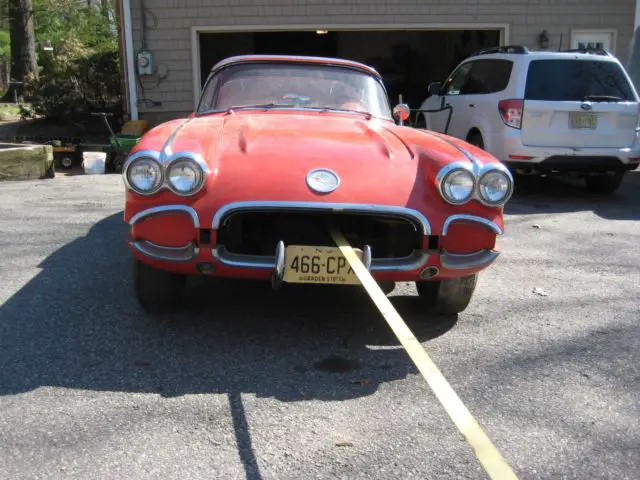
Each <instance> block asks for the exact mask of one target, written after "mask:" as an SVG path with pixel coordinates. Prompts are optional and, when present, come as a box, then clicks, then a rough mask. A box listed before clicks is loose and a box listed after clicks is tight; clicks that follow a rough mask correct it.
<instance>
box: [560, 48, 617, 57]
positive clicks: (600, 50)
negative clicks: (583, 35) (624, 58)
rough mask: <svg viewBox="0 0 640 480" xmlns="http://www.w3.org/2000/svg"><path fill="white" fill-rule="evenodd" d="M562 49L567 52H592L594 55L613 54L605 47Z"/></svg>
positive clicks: (609, 55) (608, 55) (607, 55)
mask: <svg viewBox="0 0 640 480" xmlns="http://www.w3.org/2000/svg"><path fill="white" fill-rule="evenodd" d="M560 51H561V52H565V53H590V54H592V55H604V56H606V57H612V56H613V55H612V54H611V53H609V52H608V51H607V50H605V49H604V48H571V49H569V50H560Z"/></svg>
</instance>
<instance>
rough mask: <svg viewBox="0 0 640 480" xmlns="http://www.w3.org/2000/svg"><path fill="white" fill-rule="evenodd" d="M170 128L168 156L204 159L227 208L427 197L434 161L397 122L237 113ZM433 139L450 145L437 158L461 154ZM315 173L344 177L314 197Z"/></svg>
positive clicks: (387, 201)
mask: <svg viewBox="0 0 640 480" xmlns="http://www.w3.org/2000/svg"><path fill="white" fill-rule="evenodd" d="M167 128H171V127H167ZM172 128H173V129H174V131H173V133H172V135H171V136H170V141H169V146H170V150H171V151H172V152H173V153H176V152H186V151H188V152H194V153H198V154H200V155H201V156H202V158H203V159H204V160H205V161H206V163H207V165H208V166H209V168H210V170H211V175H210V179H209V181H210V184H209V188H208V189H207V190H208V191H211V192H212V195H214V196H215V197H219V198H224V200H225V202H230V201H240V200H245V201H246V200H297V201H314V200H322V201H331V202H354V203H383V204H395V205H406V204H408V203H409V201H410V199H411V197H412V196H415V195H423V194H424V193H425V192H424V190H423V184H424V181H423V180H424V178H425V177H424V174H425V172H424V162H421V159H420V157H422V156H425V154H426V157H427V158H429V159H432V161H433V158H432V157H434V155H429V152H425V151H424V148H423V147H422V146H417V145H412V144H411V139H410V138H408V139H407V138H403V136H407V135H408V133H405V134H404V135H403V134H402V132H401V130H398V127H396V126H395V125H394V124H393V123H392V122H388V121H382V120H376V119H367V118H366V117H365V116H362V115H358V114H335V113H323V112H311V113H310V112H299V113H298V112H294V113H292V112H290V111H288V112H287V111H268V112H259V113H256V112H236V113H229V114H221V115H211V116H205V117H196V118H191V119H189V120H187V121H184V122H183V123H179V124H177V126H176V124H174V125H173V127H172ZM405 130H409V129H406V128H405ZM409 136H410V135H409ZM434 138H436V137H434ZM435 141H436V143H443V145H444V147H442V148H440V149H438V148H436V149H434V152H436V153H437V155H435V157H438V158H439V157H441V156H442V151H443V149H444V150H445V151H446V150H447V148H449V149H450V150H451V151H450V152H449V154H450V155H460V152H459V151H457V150H455V149H453V147H451V146H450V145H448V144H446V143H444V142H440V141H439V140H435ZM441 161H443V160H442V159H440V161H436V163H441ZM315 168H327V169H330V170H332V171H334V172H335V173H336V174H337V175H338V176H339V177H340V186H339V188H338V189H337V190H335V191H334V192H331V193H329V194H324V195H320V194H318V193H315V192H313V191H311V190H310V189H309V187H308V186H307V184H306V177H307V175H308V173H309V172H310V171H311V170H313V169H315Z"/></svg>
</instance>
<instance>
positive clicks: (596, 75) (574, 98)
mask: <svg viewBox="0 0 640 480" xmlns="http://www.w3.org/2000/svg"><path fill="white" fill-rule="evenodd" d="M524 96H525V99H526V100H547V101H565V102H582V101H584V100H585V99H587V97H589V96H594V97H600V96H603V97H614V98H612V100H614V99H617V100H619V101H635V98H634V96H633V91H632V90H631V86H630V85H629V82H628V81H627V78H626V77H625V75H624V71H623V70H622V68H621V67H620V65H618V64H617V63H613V62H602V61H598V60H564V59H563V60H533V61H532V62H531V63H530V64H529V73H528V74H527V86H526V89H525V94H524ZM594 100H598V99H597V98H594Z"/></svg>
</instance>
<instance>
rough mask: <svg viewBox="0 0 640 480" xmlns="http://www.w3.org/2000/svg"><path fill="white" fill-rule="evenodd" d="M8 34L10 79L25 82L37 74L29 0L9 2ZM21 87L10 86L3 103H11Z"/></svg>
mask: <svg viewBox="0 0 640 480" xmlns="http://www.w3.org/2000/svg"><path fill="white" fill-rule="evenodd" d="M9 33H10V39H11V79H12V80H14V81H16V82H26V81H27V80H28V79H29V78H30V77H36V76H37V74H38V65H37V62H36V41H35V32H34V29H33V5H32V3H31V0H9ZM16 91H17V92H21V91H22V88H21V85H16V84H11V85H10V86H9V89H8V90H7V93H6V94H5V96H4V98H3V100H4V101H12V100H13V97H14V94H15V92H16Z"/></svg>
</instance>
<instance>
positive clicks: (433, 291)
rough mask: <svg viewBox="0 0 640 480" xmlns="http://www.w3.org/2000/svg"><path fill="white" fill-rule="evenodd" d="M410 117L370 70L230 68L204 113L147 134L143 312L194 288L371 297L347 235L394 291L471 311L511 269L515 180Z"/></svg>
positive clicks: (348, 66)
mask: <svg viewBox="0 0 640 480" xmlns="http://www.w3.org/2000/svg"><path fill="white" fill-rule="evenodd" d="M408 116H409V108H408V107H407V106H406V105H404V104H399V105H397V106H396V107H395V108H394V109H393V111H392V110H391V108H390V106H389V101H388V97H387V93H386V90H385V88H384V85H383V83H382V79H381V77H380V75H379V74H378V73H377V72H376V71H375V70H374V69H372V68H370V67H368V66H366V65H362V64H360V63H357V62H353V61H347V60H342V59H330V58H317V57H292V56H264V55H250V56H239V57H232V58H228V59H226V60H223V61H221V62H220V63H218V64H217V65H216V66H214V67H213V69H212V71H211V73H210V75H209V77H208V79H207V81H206V84H205V87H204V89H203V92H202V95H201V98H200V102H199V105H198V107H197V109H196V111H195V112H193V113H192V114H191V115H189V117H188V118H184V119H179V120H172V121H168V122H166V123H163V124H161V125H159V126H157V127H155V128H153V129H152V130H150V131H149V132H147V133H146V134H145V135H144V136H143V138H142V139H141V140H140V142H139V143H138V144H137V145H136V147H135V148H134V149H133V150H132V151H131V153H130V155H129V157H128V159H127V161H126V163H125V165H124V168H123V177H124V182H125V185H126V207H125V213H124V217H125V221H126V222H128V224H129V225H130V234H129V245H130V248H131V250H132V252H133V254H134V257H135V258H134V280H135V287H136V292H137V297H138V300H139V302H140V304H141V306H142V307H143V308H144V309H145V310H147V311H149V312H159V311H163V310H165V309H168V308H170V307H175V306H179V305H180V303H179V302H180V297H181V294H182V293H183V292H184V289H185V283H186V282H185V281H186V278H187V276H188V275H211V276H216V277H223V278H245V279H258V280H265V281H270V282H271V284H272V286H273V287H274V288H280V287H281V286H282V284H283V283H288V282H296V283H316V284H327V283H328V284H345V285H349V284H351V285H353V284H358V283H359V281H358V279H357V277H356V276H355V275H354V272H353V271H352V270H351V268H350V266H349V264H348V262H347V261H346V259H345V258H344V257H343V256H342V254H341V252H340V250H339V249H338V248H337V247H336V246H335V244H334V242H333V240H332V236H331V234H330V228H336V229H338V230H339V231H340V232H341V233H342V235H343V236H344V237H345V238H346V239H347V240H348V242H349V243H350V244H351V245H352V246H353V247H354V248H355V249H357V250H356V251H357V252H358V255H359V256H360V258H361V259H362V262H363V263H364V265H365V266H366V267H367V268H368V269H369V271H370V272H371V274H372V275H373V277H374V278H375V279H376V280H377V281H378V282H380V283H381V284H382V283H393V282H398V281H408V282H415V283H416V287H417V291H418V293H419V295H420V296H421V297H422V298H424V299H425V301H426V302H427V303H428V304H430V305H431V306H432V307H433V308H435V309H436V310H438V311H440V312H446V313H457V312H460V311H462V310H464V309H465V308H466V307H467V306H468V304H469V301H470V300H471V297H472V295H473V292H474V289H475V286H476V279H477V275H478V272H480V271H481V270H483V269H485V268H486V267H488V266H489V265H490V264H491V263H492V262H493V261H494V260H495V259H496V258H497V256H498V251H497V250H496V247H495V243H496V236H497V235H500V234H502V231H503V206H504V204H505V203H506V202H507V201H508V200H509V198H510V196H511V194H512V190H513V180H512V177H511V175H510V173H509V171H508V170H507V169H506V168H505V167H504V166H503V165H502V163H500V162H499V161H498V160H497V159H495V158H494V157H492V156H491V155H489V154H488V153H486V152H484V151H482V150H480V149H478V148H476V147H474V146H472V145H470V144H468V143H466V142H463V141H461V140H458V139H455V138H452V137H448V136H446V135H441V134H436V133H434V132H430V131H426V130H418V129H414V128H410V127H408V126H405V125H404V121H405V120H406V119H407V118H408ZM394 119H395V121H394Z"/></svg>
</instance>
